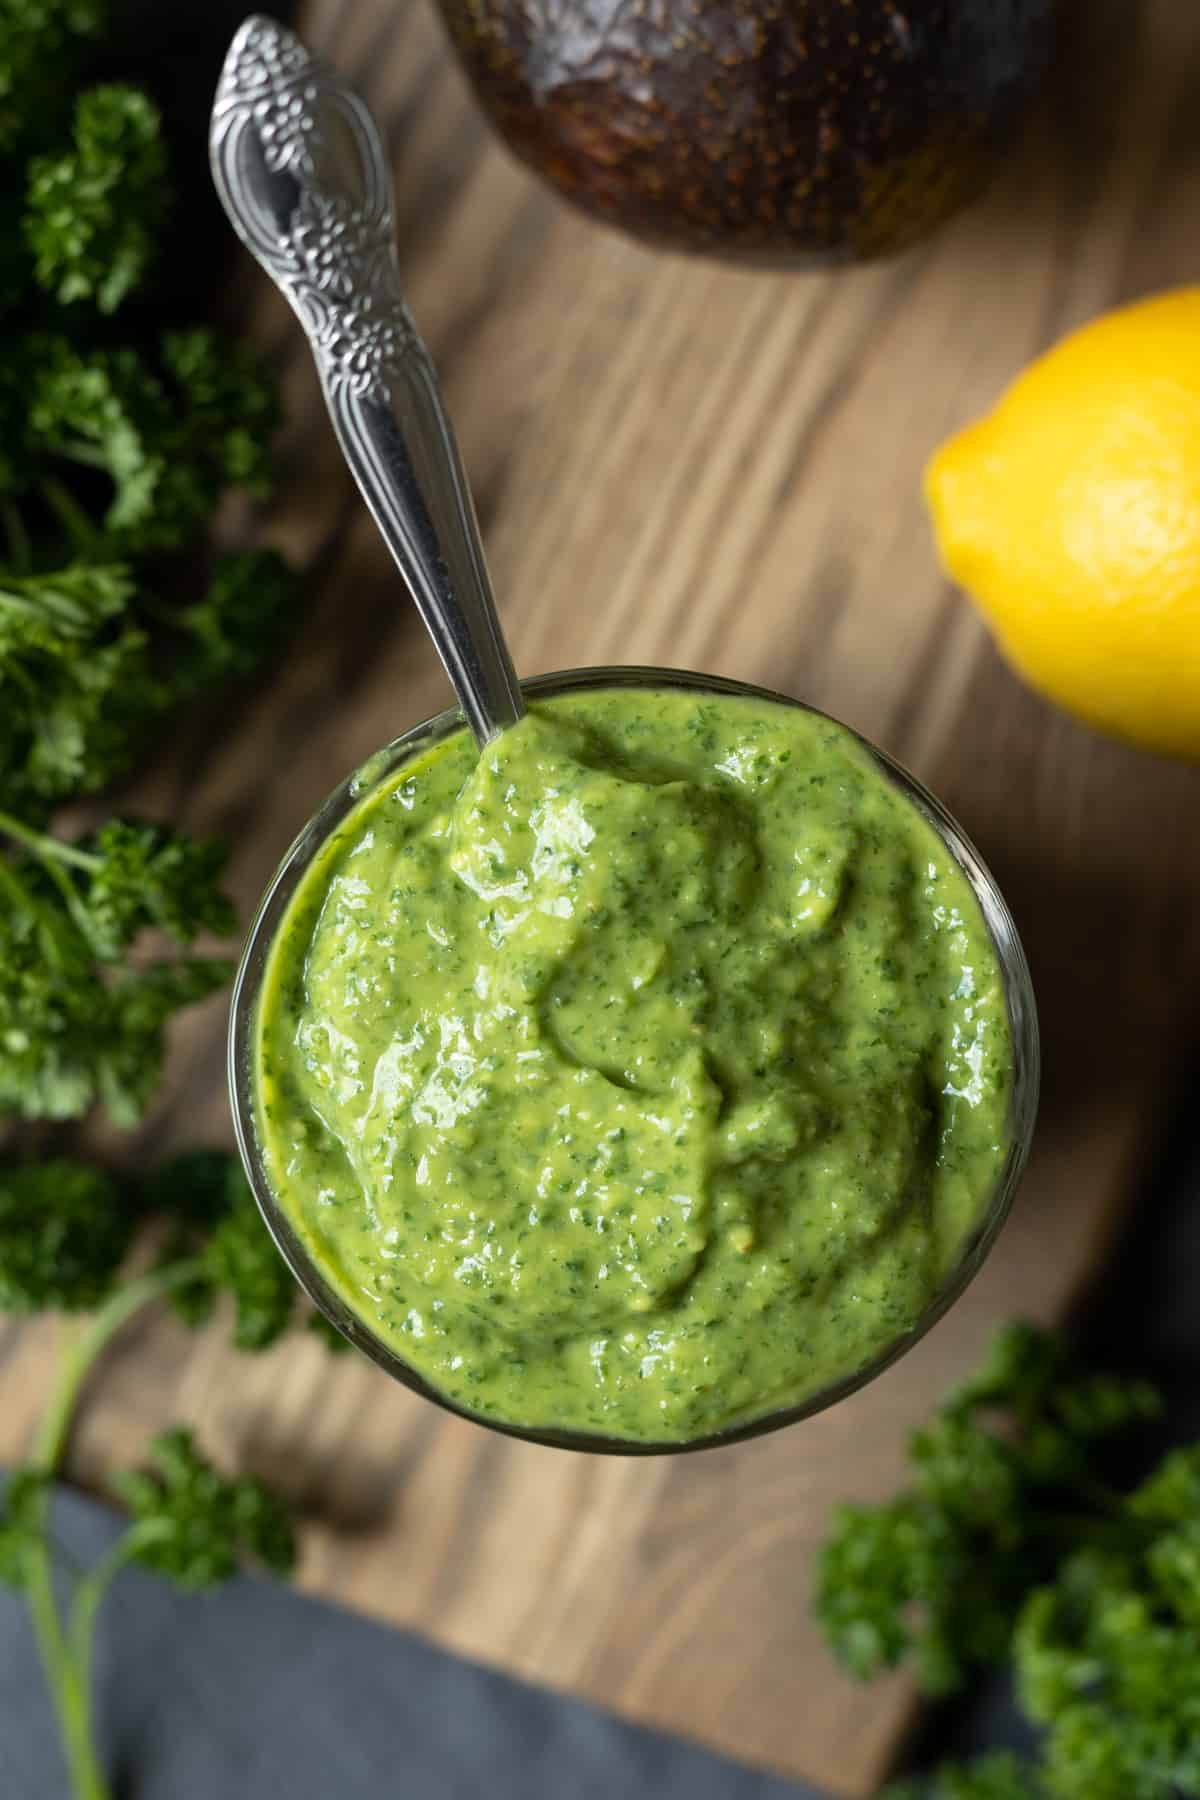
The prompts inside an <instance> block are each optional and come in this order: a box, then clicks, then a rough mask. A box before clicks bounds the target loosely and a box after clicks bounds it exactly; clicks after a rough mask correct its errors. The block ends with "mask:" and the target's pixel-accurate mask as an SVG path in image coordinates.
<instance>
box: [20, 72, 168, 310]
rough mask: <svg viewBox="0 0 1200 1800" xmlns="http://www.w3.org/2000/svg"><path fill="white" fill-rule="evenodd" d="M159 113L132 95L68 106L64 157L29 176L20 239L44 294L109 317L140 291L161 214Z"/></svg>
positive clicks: (54, 157)
mask: <svg viewBox="0 0 1200 1800" xmlns="http://www.w3.org/2000/svg"><path fill="white" fill-rule="evenodd" d="M160 131H161V128H160V121H159V115H158V108H157V107H156V106H155V105H154V103H153V101H152V100H150V99H149V98H148V96H147V95H145V94H143V93H141V92H140V91H139V90H138V89H137V88H131V87H119V86H109V87H97V88H91V89H89V90H88V91H86V92H85V93H83V94H81V95H80V96H79V99H78V100H77V101H76V103H75V122H74V133H73V138H74V141H73V143H72V145H71V148H70V149H69V150H66V151H63V152H57V153H52V154H47V155H44V156H39V157H36V158H35V159H34V160H33V161H32V162H31V164H30V166H29V178H28V195H27V200H26V208H25V217H24V221H23V223H24V231H25V238H26V242H27V244H28V245H29V249H30V251H31V252H32V255H33V258H34V274H35V277H36V279H37V281H38V282H39V283H40V284H41V286H42V287H44V288H46V289H47V290H48V291H49V292H50V293H52V294H53V295H54V297H55V299H57V300H59V301H60V302H61V303H62V304H63V305H71V304H73V303H74V302H76V301H79V300H90V301H93V302H94V303H95V305H96V306H97V307H98V308H99V310H100V311H101V312H103V313H110V312H113V311H115V309H116V308H117V307H118V306H119V305H120V304H121V302H122V300H124V298H125V296H126V295H127V294H128V293H130V292H131V291H132V289H134V288H135V287H136V286H137V285H138V283H139V282H140V281H141V279H142V276H143V274H144V272H145V270H146V267H147V264H148V263H149V262H150V260H151V257H152V256H153V254H154V250H155V244H156V239H157V237H158V233H159V228H160V225H161V223H162V220H163V217H164V215H165V213H166V209H167V204H168V198H169V196H168V192H167V185H166V181H167V168H166V155H165V152H164V150H163V145H162V139H161V134H160Z"/></svg>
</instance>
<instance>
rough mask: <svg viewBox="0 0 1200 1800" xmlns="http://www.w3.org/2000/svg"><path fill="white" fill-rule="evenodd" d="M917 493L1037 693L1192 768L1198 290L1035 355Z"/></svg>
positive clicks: (1199, 495) (1196, 721)
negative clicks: (1185, 758) (1185, 759)
mask: <svg viewBox="0 0 1200 1800" xmlns="http://www.w3.org/2000/svg"><path fill="white" fill-rule="evenodd" d="M926 497H927V499H928V502H929V506H930V509H931V511H932V514H933V520H934V529H935V531H936V534H937V541H938V548H939V551H940V553H941V557H942V561H943V562H944V564H945V566H946V568H947V570H948V571H949V573H950V574H951V575H952V576H953V578H954V579H955V580H956V581H957V582H958V583H959V584H960V585H961V586H962V587H964V588H965V589H966V590H967V592H968V593H969V594H971V595H972V596H973V598H974V599H975V600H976V601H977V603H978V605H979V607H980V608H981V610H982V612H983V613H984V615H985V617H986V618H987V620H988V622H989V623H990V625H991V627H992V629H993V631H994V632H995V634H996V638H997V640H998V642H999V645H1000V648H1001V650H1002V651H1003V652H1004V654H1005V655H1006V656H1007V658H1008V659H1009V661H1010V662H1011V663H1012V664H1013V665H1014V666H1015V667H1016V668H1017V669H1018V670H1019V672H1020V673H1021V674H1022V675H1024V676H1025V677H1026V679H1027V680H1028V681H1029V682H1030V683H1031V684H1032V685H1033V686H1034V687H1035V688H1038V689H1039V690H1040V691H1041V692H1042V693H1044V694H1046V695H1048V696H1049V697H1050V698H1051V699H1052V700H1056V701H1058V702H1059V704H1060V705H1062V706H1065V707H1067V708H1069V709H1070V711H1072V712H1074V713H1076V714H1078V716H1079V717H1080V718H1083V719H1086V720H1087V721H1088V722H1089V723H1090V724H1092V725H1097V726H1099V727H1100V728H1101V729H1102V730H1105V731H1110V732H1113V733H1115V734H1116V735H1117V736H1119V737H1123V738H1127V739H1129V740H1131V741H1132V742H1133V743H1136V744H1142V745H1144V746H1146V747H1147V748H1149V749H1153V750H1162V751H1167V752H1169V753H1171V754H1174V755H1181V756H1195V757H1200V287H1196V288H1184V289H1180V290H1177V291H1175V292H1173V293H1168V294H1164V295H1162V296H1160V297H1159V298H1157V299H1153V300H1146V301H1142V302H1140V303H1139V304H1138V305H1136V306H1129V307H1124V308H1122V309H1121V310H1120V311H1118V312H1113V313H1109V314H1108V315H1106V316H1105V317H1103V318H1100V319H1097V320H1096V321H1095V322H1094V323H1093V324H1091V325H1088V326H1085V327H1084V329H1083V330H1082V331H1077V332H1075V333H1074V334H1073V335H1072V336H1071V337H1068V338H1066V339H1064V340H1063V342H1062V343H1060V344H1058V345H1057V346H1056V347H1055V348H1054V349H1053V350H1051V351H1049V352H1048V354H1047V355H1045V356H1043V357H1041V358H1039V360H1038V361H1037V362H1035V363H1033V364H1032V365H1031V366H1030V367H1029V368H1028V369H1027V370H1026V371H1025V373H1024V374H1023V375H1022V376H1021V377H1020V378H1019V380H1017V381H1016V382H1015V383H1014V384H1013V386H1012V387H1011V388H1010V389H1009V390H1008V392H1007V393H1006V394H1005V395H1004V397H1003V398H1002V400H1001V401H1000V403H999V405H998V406H997V407H996V409H995V411H994V412H992V413H991V414H990V415H989V416H988V417H987V418H985V419H982V420H980V421H979V423H978V424H976V425H972V426H969V427H968V428H967V429H966V430H965V431H962V432H960V433H959V434H958V435H957V436H956V437H953V438H951V439H950V440H949V441H948V442H947V443H946V444H944V445H943V446H942V448H941V449H940V450H939V451H938V452H937V453H936V455H935V456H934V457H933V459H932V461H931V462H930V464H929V468H928V470H927V472H926Z"/></svg>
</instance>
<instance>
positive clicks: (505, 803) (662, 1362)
mask: <svg viewBox="0 0 1200 1800" xmlns="http://www.w3.org/2000/svg"><path fill="white" fill-rule="evenodd" d="M257 1047H258V1068H257V1071H256V1074H257V1083H256V1094H257V1103H258V1131H259V1136H260V1140H261V1144H262V1149H263V1153H264V1156H265V1161H266V1166H267V1170H268V1174H269V1177H270V1179H271V1182H272V1184H273V1187H274V1189H275V1192H276V1194H277V1196H278V1199H279V1203H280V1205H281V1206H282V1208H283V1209H284V1211H285V1213H286V1214H287V1216H288V1218H289V1219H290V1220H291V1223H292V1225H293V1227H294V1229H295V1231H296V1232H297V1233H298V1235H299V1237H300V1239H301V1240H302V1242H303V1243H304V1244H305V1246H306V1247H307V1249H308V1251H309V1253H310V1254H311V1255H312V1257H313V1258H314V1259H315V1261H316V1263H317V1264H318V1265H319V1267H320V1268H321V1270H322V1271H323V1272H324V1274H325V1276H326V1278H327V1280H328V1281H329V1282H330V1283H331V1284H332V1286H333V1287H334V1288H335V1289H336V1290H337V1291H338V1292H339V1293H340V1294H341V1295H342V1297H343V1299H344V1300H345V1302H346V1304H347V1306H348V1307H349V1308H350V1310H351V1311H352V1312H353V1313H355V1314H356V1315H358V1316H359V1317H360V1318H361V1319H362V1320H363V1321H364V1322H365V1324H366V1325H367V1326H368V1327H369V1328H370V1330H371V1331H372V1332H373V1333H374V1334H375V1335H376V1336H377V1337H378V1338H379V1339H381V1340H382V1341H383V1342H384V1343H385V1344H386V1345H388V1346H389V1347H390V1348H391V1349H392V1350H394V1351H395V1352H396V1353H397V1354H398V1355H399V1356H401V1357H402V1358H403V1359H404V1360H405V1361H407V1362H408V1363H409V1364H411V1366H412V1367H413V1368H414V1369H416V1370H417V1371H419V1372H420V1373H421V1374H422V1375H423V1376H424V1377H425V1378H426V1379H427V1380H428V1381H429V1382H430V1383H431V1384H432V1385H433V1386H434V1387H436V1388H437V1389H438V1390H439V1391H440V1392H441V1393H442V1394H444V1395H445V1396H447V1397H448V1398H449V1399H451V1400H453V1401H454V1402H456V1403H457V1404H459V1405H460V1406H463V1407H465V1408H468V1409H469V1410H470V1411H472V1412H474V1413H476V1414H479V1415H481V1416H484V1417H488V1418H493V1419H497V1420H502V1421H505V1422H507V1423H512V1424H518V1425H524V1426H527V1427H543V1428H545V1427H563V1428H574V1429H579V1430H586V1431H592V1432H601V1433H605V1434H608V1435H611V1436H614V1437H621V1438H628V1439H637V1440H642V1441H651V1442H666V1441H677V1440H680V1439H687V1438H693V1437H698V1436H703V1435H707V1434H709V1433H713V1432H718V1431H721V1430H724V1429H726V1428H728V1427H730V1426H733V1425H735V1424H740V1423H742V1422H744V1421H746V1420H747V1419H751V1418H754V1417H755V1416H757V1415H761V1414H764V1413H767V1412H770V1411H774V1410H776V1409H778V1408H781V1407H786V1406H791V1405H794V1404H796V1403H799V1402H800V1401H802V1400H804V1399H805V1398H807V1397H808V1396H811V1395H812V1394H814V1393H815V1392H817V1391H818V1390H820V1389H822V1388H825V1387H827V1386H829V1385H830V1384H831V1383H833V1382H836V1381H838V1380H839V1379H841V1378H843V1377H846V1376H849V1375H851V1374H852V1373H853V1372H854V1371H856V1370H857V1369H859V1368H861V1367H862V1366H863V1365H864V1364H865V1363H866V1362H868V1361H869V1360H871V1359H872V1358H873V1357H875V1356H877V1355H878V1354H879V1353H880V1352H881V1351H883V1350H884V1349H886V1348H887V1347H888V1346H889V1345H890V1344H892V1343H893V1342H894V1341H895V1340H896V1339H897V1338H898V1337H900V1336H901V1335H902V1334H904V1333H905V1332H906V1331H908V1330H909V1329H910V1328H911V1327H912V1326H913V1325H914V1324H915V1323H916V1322H917V1320H918V1319H919V1318H920V1316H921V1315H922V1313H923V1312H924V1311H925V1310H926V1308H927V1307H928V1306H929V1304H930V1302H931V1300H932V1299H933V1298H934V1297H935V1295H936V1294H937V1292H938V1290H939V1289H940V1288H941V1286H942V1285H943V1284H944V1282H945V1280H946V1278H947V1275H948V1274H949V1272H950V1271H951V1270H952V1269H953V1267H954V1265H955V1263H956V1262H957V1261H958V1259H959V1257H960V1255H961V1253H962V1251H963V1248H964V1245H965V1243H966V1241H967V1240H968V1239H969V1238H970V1236H971V1234H972V1232H973V1231H974V1229H975V1228H976V1227H977V1225H978V1224H979V1221H980V1217H981V1213H982V1211H983V1210H984V1209H985V1207H986V1205H987V1202H988V1200H989V1198H990V1196H991V1194H992V1191H993V1188H994V1186H995V1183H996V1180H997V1177H998V1175H999V1172H1000V1169H1001V1166H1002V1164H1003V1162H1004V1158H1005V1154H1006V1149H1007V1144H1006V1117H1007V1109H1008V1099H1009V1089H1010V1083H1011V1073H1012V1068H1011V1062H1012V1059H1011V1049H1010V1042H1009V1032H1008V1020H1007V1011H1006V1005H1005V997H1004V993H1003V988H1002V982H1001V975H1000V970H999V967H998V964H997V957H996V952H995V949H994V946H993V944H992V941H991V938H990V936H989V933H988V931H987V929H986V927H985V925H984V923H983V920H982V917H981V915H980V912H979V908H978V906H977V903H976V901H975V898H974V895H973V893H972V891H971V889H970V886H969V884H968V882H967V880H966V878H965V876H964V875H963V873H962V871H961V870H960V869H959V867H958V865H957V863H956V862H955V861H954V859H953V858H952V856H951V855H950V853H949V852H948V851H947V849H946V848H945V846H944V845H943V844H942V842H941V839H940V838H939V837H938V836H937V834H936V833H935V832H934V831H933V829H932V828H931V827H930V826H929V825H928V823H927V822H926V821H925V820H924V818H923V817H922V816H921V815H920V814H919V813H918V812H917V810H916V809H915V807H913V806H912V804H911V803H910V802H909V801H908V800H907V799H906V798H905V797H904V796H903V795H902V794H901V793H900V792H899V790H898V789H897V788H895V787H894V786H893V785H892V784H891V783H890V782H889V781H888V779H887V778H886V777H885V776H884V775H883V773H882V772H881V771H880V769H879V768H878V766H877V765H876V764H875V762H874V760H873V759H872V758H871V756H870V755H869V753H868V752H867V751H865V750H864V749H863V748H862V747H861V746H860V745H859V744H858V742H857V741H856V740H855V739H854V738H853V737H851V735H850V734H849V733H848V732H846V731H844V730H843V729H842V728H841V727H839V726H837V725H834V724H832V723H831V722H829V721H828V720H825V719H823V718H820V717H817V716H815V715H813V714H810V713H807V712H804V711H802V710H800V709H794V708H789V707H785V706H782V705H778V704H775V703H772V702H768V701H761V702H759V701H754V700H748V699H740V698H734V697H729V698H724V697H722V698H714V697H713V696H711V695H708V694H704V693H702V692H687V691H679V690H669V689H663V690H654V691H634V690H616V689H608V690H601V691H592V692H587V693H579V694H576V695H571V696H567V697H562V698H559V699H555V700H551V701H547V702H541V703H538V704H537V705H535V706H534V707H533V708H532V709H531V711H530V714H529V716H528V717H527V718H526V719H525V720H523V721H522V723H521V724H520V725H519V726H517V727H516V728H515V729H514V730H512V731H510V732H507V733H506V734H505V735H504V736H503V737H501V738H500V739H499V740H498V741H497V742H495V743H494V744H492V745H491V746H490V747H489V748H488V749H487V751H486V752H485V753H484V754H483V756H482V757H481V758H479V760H478V761H477V760H476V756H475V750H474V747H473V745H472V743H471V742H470V740H469V739H468V737H467V736H466V734H465V733H459V734H457V735H455V736H453V737H452V738H450V739H448V740H447V741H445V742H443V743H441V744H440V745H438V746H437V747H436V748H434V749H431V750H428V751H426V752H425V753H424V754H421V755H418V756H417V758H416V760H414V761H413V762H412V763H411V764H409V765H408V766H407V767H406V768H404V769H402V770H401V771H400V772H399V773H393V774H392V775H391V776H389V777H388V779H387V780H385V781H384V782H383V783H382V784H381V785H379V786H377V787H375V788H374V789H373V791H371V792H370V793H368V794H367V795H366V797H365V798H364V799H363V800H362V801H361V802H360V803H359V805H358V806H357V808H356V809H355V810H354V812H353V813H352V814H351V815H350V817H349V818H348V819H347V820H346V822H345V823H344V824H343V825H342V826H341V828H340V829H339V830H338V831H337V832H336V834H335V835H334V836H332V837H331V838H330V840H329V842H328V843H327V844H326V845H325V846H324V847H323V848H322V850H321V852H320V853H319V854H318V856H317V857H316V859H315V861H314V863H313V865H312V866H311V868H310V869H309V871H308V873H307V875H306V877H305V879H304V880H303V882H302V883H301V885H300V888H299V890H298V892H297V893H296V895H295V896H294V898H293V900H292V902H291V905H290V908H289V911H288V913H287V915H286V917H285V919H284V922H283V924H282V927H281V929H280V931H279V933H278V935H277V938H276V941H275V944H274V946H273V949H272V952H271V958H270V963H269V967H268V971H267V976H266V980H265V984H264V988H263V994H262V998H261V1001H260V1006H259V1017H258V1027H257Z"/></svg>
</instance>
